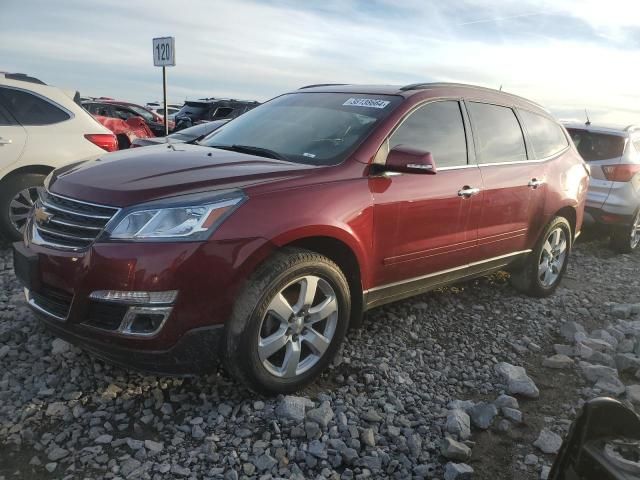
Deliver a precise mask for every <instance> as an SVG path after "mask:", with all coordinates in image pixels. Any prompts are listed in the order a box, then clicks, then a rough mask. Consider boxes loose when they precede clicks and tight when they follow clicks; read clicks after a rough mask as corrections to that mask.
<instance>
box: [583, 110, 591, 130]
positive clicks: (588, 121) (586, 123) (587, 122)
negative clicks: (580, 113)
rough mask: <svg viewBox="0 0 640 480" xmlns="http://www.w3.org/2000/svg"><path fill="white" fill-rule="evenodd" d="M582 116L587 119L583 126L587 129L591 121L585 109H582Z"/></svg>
mask: <svg viewBox="0 0 640 480" xmlns="http://www.w3.org/2000/svg"><path fill="white" fill-rule="evenodd" d="M584 114H585V115H586V117H587V121H586V122H584V124H585V125H586V126H587V127H588V126H589V125H591V120H590V119H589V112H587V109H586V108H585V109H584Z"/></svg>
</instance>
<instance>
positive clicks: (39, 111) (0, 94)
mask: <svg viewBox="0 0 640 480" xmlns="http://www.w3.org/2000/svg"><path fill="white" fill-rule="evenodd" d="M0 102H1V103H2V104H3V106H4V107H5V108H6V109H7V110H9V112H10V113H11V114H12V115H13V116H14V117H15V119H16V120H17V121H18V122H19V123H21V124H22V125H51V124H54V123H60V122H64V121H65V120H69V118H71V116H70V115H69V114H68V113H67V112H65V111H64V110H62V109H61V108H59V107H57V106H55V105H54V104H52V103H50V102H48V101H47V100H44V99H43V98H40V97H38V96H36V95H33V94H32V93H29V92H25V91H23V90H16V89H13V88H0Z"/></svg>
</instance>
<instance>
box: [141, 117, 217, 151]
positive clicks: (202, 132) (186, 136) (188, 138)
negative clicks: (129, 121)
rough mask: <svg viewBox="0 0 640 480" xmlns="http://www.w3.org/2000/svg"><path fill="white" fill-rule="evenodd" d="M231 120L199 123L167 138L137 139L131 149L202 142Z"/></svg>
mask: <svg viewBox="0 0 640 480" xmlns="http://www.w3.org/2000/svg"><path fill="white" fill-rule="evenodd" d="M228 121H229V120H215V121H213V122H205V123H199V124H198V125H195V126H193V127H189V128H185V129H184V130H180V131H179V132H174V133H172V134H170V135H167V136H166V137H151V138H137V139H135V140H134V141H133V142H131V148H135V147H148V146H149V145H159V144H163V143H195V142H197V141H200V140H202V139H203V138H204V137H206V136H207V135H209V134H210V133H212V132H215V131H216V130H217V129H219V128H220V127H221V126H223V125H224V124H225V123H227V122H228Z"/></svg>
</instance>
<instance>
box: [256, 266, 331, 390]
mask: <svg viewBox="0 0 640 480" xmlns="http://www.w3.org/2000/svg"><path fill="white" fill-rule="evenodd" d="M337 324H338V301H337V298H336V294H335V291H334V289H333V288H332V287H331V285H329V282H327V281H326V280H324V279H322V278H320V277H317V276H315V275H306V276H304V277H301V278H299V279H297V280H295V281H293V282H291V283H290V284H288V285H287V286H286V287H284V288H283V289H282V290H281V291H280V292H279V293H278V294H277V295H276V296H275V297H274V298H273V299H272V300H271V303H270V304H269V307H268V308H267V313H266V314H265V316H264V318H263V319H262V323H261V324H260V333H259V336H258V356H259V357H260V361H261V362H262V365H263V366H264V367H265V368H266V369H267V371H268V372H269V373H271V374H272V375H275V376H276V377H280V378H291V377H295V376H297V375H301V374H302V373H304V372H306V371H307V370H309V369H310V368H312V367H313V366H314V365H315V364H317V363H318V361H320V359H321V358H322V356H323V355H324V354H325V352H326V351H327V349H328V348H329V345H330V344H331V341H332V339H333V336H334V334H335V331H336V326H337Z"/></svg>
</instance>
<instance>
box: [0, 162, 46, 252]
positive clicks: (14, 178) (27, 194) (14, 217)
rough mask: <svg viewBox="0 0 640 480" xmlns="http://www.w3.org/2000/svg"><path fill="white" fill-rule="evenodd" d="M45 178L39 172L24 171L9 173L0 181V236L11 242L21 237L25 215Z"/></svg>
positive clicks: (25, 220) (35, 198) (25, 221)
mask: <svg viewBox="0 0 640 480" xmlns="http://www.w3.org/2000/svg"><path fill="white" fill-rule="evenodd" d="M45 178H46V175H42V174H39V173H25V174H18V175H10V176H9V177H7V178H6V179H4V180H3V181H2V183H0V236H2V237H5V238H6V239H7V240H9V241H12V242H17V241H18V240H20V239H22V232H23V231H24V227H25V225H26V223H27V216H28V214H29V211H30V210H31V207H32V206H33V204H34V202H35V201H36V200H37V198H38V191H39V190H41V189H42V188H43V184H44V179H45Z"/></svg>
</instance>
